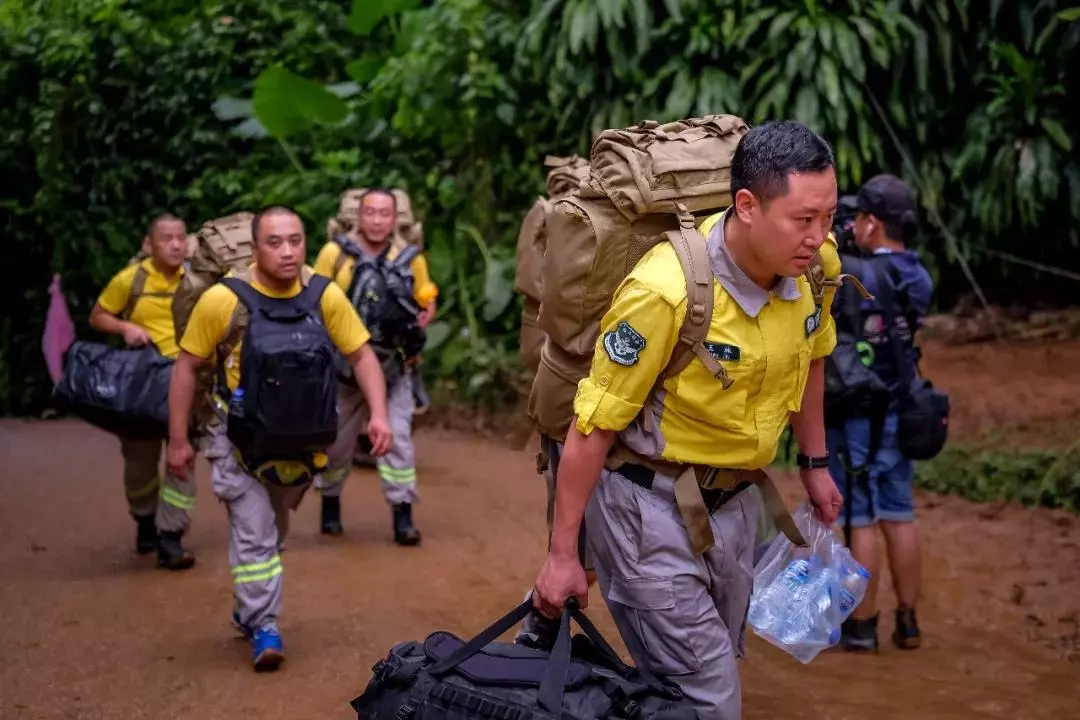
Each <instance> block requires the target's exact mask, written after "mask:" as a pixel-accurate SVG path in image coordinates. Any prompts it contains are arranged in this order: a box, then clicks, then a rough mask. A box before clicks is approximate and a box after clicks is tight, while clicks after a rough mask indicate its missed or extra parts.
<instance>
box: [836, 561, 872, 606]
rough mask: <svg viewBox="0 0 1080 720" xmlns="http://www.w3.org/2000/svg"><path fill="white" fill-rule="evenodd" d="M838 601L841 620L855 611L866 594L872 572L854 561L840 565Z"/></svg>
mask: <svg viewBox="0 0 1080 720" xmlns="http://www.w3.org/2000/svg"><path fill="white" fill-rule="evenodd" d="M837 575H838V577H837V585H838V595H839V598H838V601H837V604H838V606H839V607H840V616H841V619H846V618H847V616H848V615H849V614H850V613H851V611H852V610H854V609H855V606H856V605H858V604H859V601H860V600H862V596H863V595H864V594H865V593H866V586H867V585H868V584H869V582H870V572H869V571H868V570H867V569H866V568H864V567H863V566H862V565H859V564H858V563H857V562H855V561H854V560H847V559H845V560H844V561H843V562H841V563H840V567H839V568H838V572H837Z"/></svg>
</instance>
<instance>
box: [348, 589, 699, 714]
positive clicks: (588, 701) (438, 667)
mask: <svg viewBox="0 0 1080 720" xmlns="http://www.w3.org/2000/svg"><path fill="white" fill-rule="evenodd" d="M531 610H532V601H531V600H526V601H525V602H524V603H522V604H521V605H519V606H518V607H517V608H515V609H514V610H512V611H511V612H510V613H508V614H507V615H506V616H504V617H502V618H501V619H499V620H498V621H496V622H495V623H494V624H493V625H491V626H490V627H489V628H487V629H486V630H484V631H483V632H481V633H480V634H479V635H477V636H476V637H474V638H473V639H472V640H470V641H468V642H465V641H463V640H460V639H459V638H457V637H456V636H454V635H452V634H450V633H448V632H436V633H433V634H431V635H429V636H428V637H427V639H426V640H425V641H424V642H422V643H421V642H406V643H401V644H399V645H396V646H394V647H393V648H392V649H391V650H390V653H389V654H388V655H387V656H386V658H385V659H383V660H380V661H379V662H378V663H376V664H375V666H374V667H373V668H372V671H373V673H374V676H373V677H372V679H371V681H370V682H369V683H368V686H367V689H366V690H365V691H364V693H363V694H362V695H360V696H359V697H357V698H356V699H355V700H353V701H352V703H351V705H352V708H353V710H355V711H356V715H357V718H358V720H436V719H438V720H575V719H577V718H580V719H581V720H585V718H588V719H589V720H603V719H604V718H612V719H614V718H624V719H626V720H630V719H631V718H633V719H634V720H695V718H697V716H698V715H697V712H696V710H695V709H694V707H693V705H692V704H691V703H690V701H689V700H687V699H686V698H685V697H684V696H683V694H682V692H681V691H680V690H679V688H678V686H676V685H675V684H674V683H671V682H670V681H666V680H661V679H659V678H657V677H656V676H655V675H653V674H652V673H650V672H648V671H647V670H643V669H635V668H632V667H629V666H628V665H626V664H625V663H623V661H622V660H620V659H619V656H618V655H617V654H616V653H615V651H614V650H613V649H612V648H611V646H610V645H609V644H608V643H607V641H605V640H604V638H603V636H601V635H600V633H599V631H597V629H596V628H595V627H594V626H593V624H592V623H591V622H590V621H589V619H588V618H587V617H585V615H584V614H583V613H582V612H581V611H580V610H578V609H577V608H576V607H575V606H573V603H570V607H568V609H567V610H566V611H565V612H564V613H563V616H562V622H561V625H560V628H559V636H558V640H557V641H556V642H555V646H554V648H552V650H551V653H550V654H549V653H546V652H543V651H541V650H534V649H532V648H528V647H524V646H521V645H514V644H509V643H499V642H495V640H496V639H497V638H498V637H499V636H500V635H502V634H503V633H504V632H506V631H507V630H509V629H510V628H512V627H513V626H514V625H516V624H517V623H519V622H520V621H521V620H523V619H524V618H525V616H526V615H528V614H529V612H530V611H531ZM571 617H572V618H573V619H574V620H575V621H576V622H577V623H578V625H579V626H580V627H581V629H582V630H583V631H584V633H585V634H584V635H577V636H575V637H574V638H571V637H570V619H571Z"/></svg>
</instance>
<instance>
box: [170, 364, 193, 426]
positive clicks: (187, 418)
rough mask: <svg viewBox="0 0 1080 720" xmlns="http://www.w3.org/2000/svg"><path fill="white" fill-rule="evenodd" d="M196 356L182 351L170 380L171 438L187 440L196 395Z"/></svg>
mask: <svg viewBox="0 0 1080 720" xmlns="http://www.w3.org/2000/svg"><path fill="white" fill-rule="evenodd" d="M194 360H195V358H194V357H193V356H191V355H188V354H187V353H186V352H181V353H180V357H178V358H177V359H176V364H175V365H173V371H172V377H171V378H170V380H169V438H170V439H172V440H181V439H183V440H187V437H188V427H189V425H190V423H191V403H192V400H193V398H194V396H195V366H196V364H195V362H193V361H194Z"/></svg>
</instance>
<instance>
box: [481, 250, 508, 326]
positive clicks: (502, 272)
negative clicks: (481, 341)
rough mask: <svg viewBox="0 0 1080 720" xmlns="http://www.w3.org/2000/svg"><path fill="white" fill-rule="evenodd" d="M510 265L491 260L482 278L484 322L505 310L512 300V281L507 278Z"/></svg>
mask: <svg viewBox="0 0 1080 720" xmlns="http://www.w3.org/2000/svg"><path fill="white" fill-rule="evenodd" d="M509 268H510V263H509V262H507V261H505V260H499V259H497V258H493V259H492V260H491V262H489V263H488V264H487V273H486V274H485V276H484V320H486V321H487V322H491V321H492V320H494V319H495V318H497V317H499V315H501V314H502V313H503V311H504V310H506V307H507V306H508V305H509V304H510V301H511V300H513V299H514V281H513V279H512V278H511V277H510V276H509V273H508V270H509Z"/></svg>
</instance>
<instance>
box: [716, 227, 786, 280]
mask: <svg viewBox="0 0 1080 720" xmlns="http://www.w3.org/2000/svg"><path fill="white" fill-rule="evenodd" d="M724 242H725V243H726V244H727V250H728V254H729V255H730V256H731V260H732V262H734V263H735V265H736V266H737V267H738V268H739V269H740V270H742V271H743V272H744V273H746V276H747V277H748V278H750V279H751V280H753V281H754V284H755V285H757V286H758V287H760V288H762V289H764V290H769V291H771V290H772V289H773V288H774V287H776V283H777V282H778V280H779V276H778V275H777V274H776V273H774V272H772V271H770V270H767V269H765V268H762V267H760V263H759V262H758V261H757V258H756V257H755V256H754V253H753V251H752V250H751V248H750V228H748V227H747V226H746V225H744V224H743V222H742V221H741V220H739V217H738V215H736V214H735V213H734V212H730V213H728V214H727V216H726V217H725V218H724Z"/></svg>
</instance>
